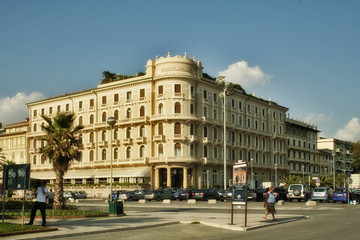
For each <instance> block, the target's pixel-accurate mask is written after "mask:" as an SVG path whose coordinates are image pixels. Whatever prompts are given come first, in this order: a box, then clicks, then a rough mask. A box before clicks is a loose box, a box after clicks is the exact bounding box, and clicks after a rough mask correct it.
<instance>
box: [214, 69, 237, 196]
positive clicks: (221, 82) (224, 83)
mask: <svg viewBox="0 0 360 240" xmlns="http://www.w3.org/2000/svg"><path fill="white" fill-rule="evenodd" d="M215 83H216V84H217V85H219V86H221V87H224V90H223V92H221V93H220V94H219V97H220V98H222V99H223V100H224V190H226V96H229V95H230V93H231V90H232V88H233V84H232V83H231V82H227V81H225V77H224V76H218V77H216V81H215Z"/></svg>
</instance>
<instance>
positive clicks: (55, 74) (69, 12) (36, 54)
mask: <svg viewBox="0 0 360 240" xmlns="http://www.w3.org/2000/svg"><path fill="white" fill-rule="evenodd" d="M359 9H360V1H357V0H347V1H340V0H316V1H313V0H247V1H246V0H234V1H232V0H227V1H212V0H206V1H205V0H197V1H192V0H181V1H175V0H154V1H148V0H133V1H130V0H129V1H122V0H116V1H115V0H102V1H100V0H96V1H95V0H77V1H73V0H62V1H55V0H22V1H21V0H0V83H1V87H0V122H2V123H3V125H6V124H9V123H14V122H19V121H23V120H24V119H25V118H26V117H27V116H28V110H27V107H26V103H28V102H32V101H36V100H40V99H43V98H47V97H52V96H57V95H62V94H64V93H72V92H76V91H80V90H85V89H91V88H95V87H96V86H97V85H98V84H99V82H100V81H101V79H102V72H103V71H110V72H116V73H121V74H126V75H134V74H136V73H137V72H142V71H145V65H146V62H147V60H148V59H155V58H156V56H159V57H161V56H164V57H165V56H166V55H167V53H168V52H170V53H171V54H172V55H182V56H183V55H184V54H185V52H186V53H187V55H188V56H189V57H195V58H196V60H199V61H201V62H202V64H203V66H204V70H203V71H204V72H205V73H208V74H209V75H210V76H213V77H215V76H218V75H224V76H225V77H226V79H227V80H229V81H231V82H234V83H239V84H241V85H242V86H243V88H244V89H245V90H246V92H247V93H251V94H255V96H257V97H264V98H265V99H271V100H272V101H275V102H276V103H278V104H280V105H282V106H285V107H287V108H289V111H288V114H289V116H290V118H294V119H298V120H301V121H305V122H309V123H314V124H315V125H317V128H318V130H320V131H321V132H320V133H319V135H320V136H323V137H328V138H332V137H336V138H339V139H342V140H347V141H358V140H360V106H359V101H358V99H359V97H358V92H359V89H360V81H359V70H360V61H359V60H360V59H359V58H360V27H359V25H360V14H359Z"/></svg>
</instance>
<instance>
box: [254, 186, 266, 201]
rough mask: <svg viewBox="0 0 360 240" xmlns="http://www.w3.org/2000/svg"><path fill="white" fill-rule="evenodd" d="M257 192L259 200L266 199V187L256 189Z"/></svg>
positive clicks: (257, 199)
mask: <svg viewBox="0 0 360 240" xmlns="http://www.w3.org/2000/svg"><path fill="white" fill-rule="evenodd" d="M255 192H256V201H257V202H261V201H264V192H265V189H263V188H258V189H256V190H255Z"/></svg>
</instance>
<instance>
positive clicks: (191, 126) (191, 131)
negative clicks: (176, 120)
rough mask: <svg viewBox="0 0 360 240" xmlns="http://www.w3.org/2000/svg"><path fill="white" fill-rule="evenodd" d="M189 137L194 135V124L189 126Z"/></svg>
mask: <svg viewBox="0 0 360 240" xmlns="http://www.w3.org/2000/svg"><path fill="white" fill-rule="evenodd" d="M190 135H194V124H190Z"/></svg>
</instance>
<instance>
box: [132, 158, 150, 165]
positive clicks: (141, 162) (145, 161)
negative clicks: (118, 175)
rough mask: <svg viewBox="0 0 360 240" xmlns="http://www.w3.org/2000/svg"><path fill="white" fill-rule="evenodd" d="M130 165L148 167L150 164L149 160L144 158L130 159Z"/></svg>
mask: <svg viewBox="0 0 360 240" xmlns="http://www.w3.org/2000/svg"><path fill="white" fill-rule="evenodd" d="M129 160H130V161H129V164H130V165H146V164H148V162H149V158H147V157H143V158H130V159H129Z"/></svg>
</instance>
